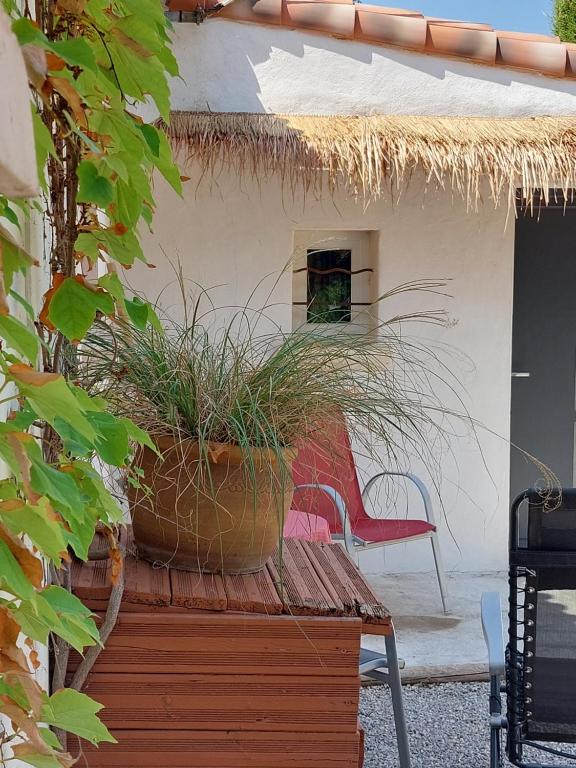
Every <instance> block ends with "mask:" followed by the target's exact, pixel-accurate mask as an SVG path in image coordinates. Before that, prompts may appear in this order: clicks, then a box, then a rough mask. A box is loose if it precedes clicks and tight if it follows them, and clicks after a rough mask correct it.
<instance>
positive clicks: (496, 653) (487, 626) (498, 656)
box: [480, 592, 506, 677]
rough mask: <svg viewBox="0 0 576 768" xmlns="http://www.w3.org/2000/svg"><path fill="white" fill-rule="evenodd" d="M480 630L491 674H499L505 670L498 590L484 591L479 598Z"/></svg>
mask: <svg viewBox="0 0 576 768" xmlns="http://www.w3.org/2000/svg"><path fill="white" fill-rule="evenodd" d="M480 605H481V613H482V631H483V632H484V639H485V641H486V647H487V649H488V668H489V671H490V675H491V676H497V677H499V676H501V675H503V674H504V672H505V670H506V659H505V656H504V640H503V634H502V609H501V606H500V595H499V593H498V592H484V593H483V595H482V600H481V603H480Z"/></svg>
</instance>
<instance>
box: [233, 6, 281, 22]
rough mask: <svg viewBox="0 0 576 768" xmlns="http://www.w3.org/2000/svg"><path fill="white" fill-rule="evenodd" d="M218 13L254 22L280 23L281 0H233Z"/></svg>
mask: <svg viewBox="0 0 576 768" xmlns="http://www.w3.org/2000/svg"><path fill="white" fill-rule="evenodd" d="M219 15H220V16H223V17H225V18H227V19H236V21H252V22H255V23H256V24H257V23H261V24H282V0H255V2H253V1H252V0H234V2H233V3H231V4H230V5H227V6H226V7H225V8H224V9H223V10H222V11H221V12H220V14H219Z"/></svg>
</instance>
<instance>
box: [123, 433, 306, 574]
mask: <svg viewBox="0 0 576 768" xmlns="http://www.w3.org/2000/svg"><path fill="white" fill-rule="evenodd" d="M156 444H157V445H158V447H159V449H160V450H161V452H162V458H161V459H159V458H158V456H156V455H155V454H154V453H153V452H152V451H151V450H150V449H149V448H144V449H143V450H142V451H141V452H140V453H139V454H138V455H137V456H136V463H137V464H138V465H139V466H140V467H142V469H143V470H144V476H143V477H142V483H143V485H145V486H148V487H149V488H150V489H151V494H150V495H146V494H145V492H144V491H142V490H139V489H134V488H130V490H129V493H128V498H129V501H130V508H131V513H132V525H133V531H134V541H135V544H136V547H137V549H138V551H139V553H140V554H141V555H142V557H144V558H145V559H146V560H150V561H153V562H158V563H162V564H165V565H169V566H170V567H172V568H181V569H184V570H190V571H202V572H207V573H253V572H256V571H259V570H261V569H262V568H263V567H264V564H265V563H266V561H267V560H268V558H269V557H270V555H271V554H272V552H273V550H274V547H275V546H276V545H277V543H278V539H279V536H280V533H281V531H282V527H283V524H284V517H285V513H286V512H287V510H288V506H289V504H290V500H291V496H292V480H291V477H290V476H289V472H287V471H286V468H288V469H289V467H290V464H291V461H292V459H293V453H292V452H291V451H289V450H286V452H285V456H284V462H283V466H281V465H280V464H279V462H278V461H277V457H276V455H275V454H274V453H273V452H272V451H269V450H265V449H258V448H254V449H251V455H252V461H253V467H254V470H253V472H252V471H250V470H249V469H248V468H247V457H246V454H245V452H244V451H243V450H241V449H240V448H238V447H237V446H232V445H221V444H212V445H211V446H210V451H209V465H210V466H209V469H210V471H209V472H207V471H206V467H205V466H204V467H203V466H202V465H201V463H200V461H199V448H198V444H197V443H195V442H192V441H182V442H175V441H174V440H173V439H172V438H167V437H161V438H157V439H156Z"/></svg>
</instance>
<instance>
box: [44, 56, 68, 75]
mask: <svg viewBox="0 0 576 768" xmlns="http://www.w3.org/2000/svg"><path fill="white" fill-rule="evenodd" d="M46 64H47V66H48V69H50V70H52V71H53V72H59V71H60V70H62V69H66V62H65V61H64V59H61V58H60V56H58V55H57V54H55V53H51V52H50V51H49V52H48V53H47V54H46Z"/></svg>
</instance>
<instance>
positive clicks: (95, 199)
mask: <svg viewBox="0 0 576 768" xmlns="http://www.w3.org/2000/svg"><path fill="white" fill-rule="evenodd" d="M78 180H79V182H80V186H79V189H78V196H77V199H78V202H79V203H95V204H96V205H97V206H99V207H100V208H106V206H107V205H109V204H110V203H111V202H112V201H113V200H114V187H113V186H112V184H111V183H110V182H109V181H108V179H107V178H106V177H105V176H102V175H101V174H100V173H99V172H98V168H96V166H95V165H94V163H92V162H91V161H90V160H83V161H82V162H81V163H80V165H79V166H78Z"/></svg>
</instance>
